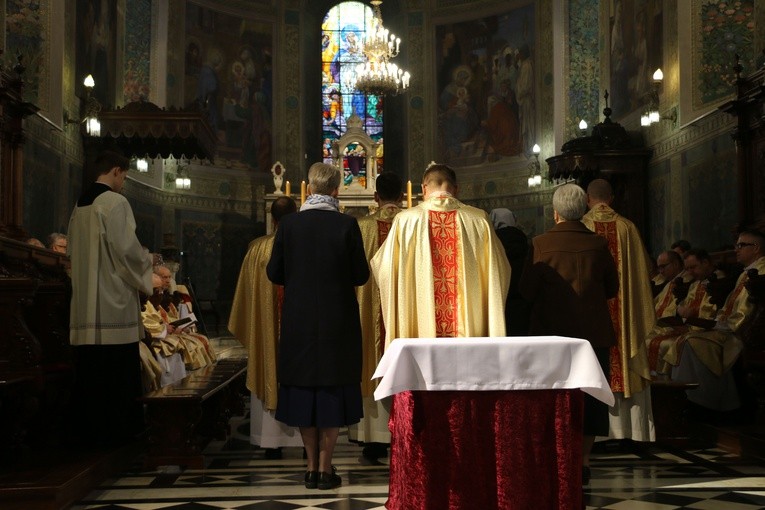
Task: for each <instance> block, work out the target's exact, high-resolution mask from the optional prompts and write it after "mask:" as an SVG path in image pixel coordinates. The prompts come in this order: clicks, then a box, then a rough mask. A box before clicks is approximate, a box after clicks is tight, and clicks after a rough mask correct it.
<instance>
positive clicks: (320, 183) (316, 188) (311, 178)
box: [308, 163, 340, 195]
mask: <svg viewBox="0 0 765 510" xmlns="http://www.w3.org/2000/svg"><path fill="white" fill-rule="evenodd" d="M308 184H309V185H310V186H311V193H314V194H316V195H330V194H332V192H333V191H335V190H336V189H337V188H339V187H340V170H338V169H337V167H334V166H332V165H328V164H327V163H314V164H313V165H311V168H309V169H308Z"/></svg>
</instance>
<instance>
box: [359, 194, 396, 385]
mask: <svg viewBox="0 0 765 510" xmlns="http://www.w3.org/2000/svg"><path fill="white" fill-rule="evenodd" d="M400 212H401V208H400V207H398V206H396V205H393V204H385V205H383V206H382V207H380V208H379V209H378V210H377V211H376V212H375V213H374V214H370V215H369V216H365V217H363V218H359V228H360V229H361V238H362V240H363V242H364V254H365V255H366V257H367V260H372V257H374V255H375V253H377V250H378V249H380V246H382V244H383V243H384V242H385V239H387V238H388V232H389V231H390V226H391V224H392V223H393V218H395V217H396V215H397V214H398V213H400ZM356 299H357V300H358V302H359V315H360V316H361V337H362V338H363V349H362V352H363V357H362V363H361V396H362V397H371V396H372V395H373V393H374V391H375V389H376V388H377V382H376V381H374V380H373V379H372V374H374V371H375V368H377V363H379V361H380V358H382V355H383V351H384V350H385V326H384V324H383V320H382V308H381V305H380V290H379V288H378V287H377V282H376V281H375V279H374V278H370V279H369V280H367V283H365V284H364V285H362V286H361V287H357V288H356Z"/></svg>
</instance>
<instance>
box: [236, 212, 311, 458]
mask: <svg viewBox="0 0 765 510" xmlns="http://www.w3.org/2000/svg"><path fill="white" fill-rule="evenodd" d="M295 211H297V206H296V204H295V201H294V200H293V199H292V198H290V197H280V198H277V199H276V200H275V201H274V202H273V204H271V219H272V221H273V227H274V228H273V231H274V232H276V229H277V228H278V224H279V220H280V219H281V218H282V217H283V216H285V215H287V214H291V213H294V212H295ZM274 237H275V234H270V235H266V236H262V237H259V238H257V239H255V240H254V241H252V242H251V243H250V246H249V249H248V250H247V255H245V257H244V261H243V262H242V269H241V271H240V272H239V281H238V283H237V286H236V292H235V294H234V301H233V303H232V307H231V315H230V317H229V321H228V329H229V331H231V333H232V334H233V335H234V337H236V339H237V340H239V342H240V343H241V344H242V345H243V346H244V347H245V348H247V389H248V390H250V392H251V393H252V397H251V406H250V442H251V443H252V444H255V445H258V446H260V447H262V448H279V447H282V446H302V444H303V442H302V440H301V438H300V434H299V433H298V431H297V429H295V428H293V427H288V426H286V425H284V424H283V423H280V422H278V421H276V420H275V419H274V411H275V410H276V401H277V383H276V353H277V347H278V338H279V319H280V311H281V310H280V308H281V295H282V292H283V291H282V287H281V286H278V285H274V284H273V283H271V282H270V281H269V280H268V277H267V276H266V264H268V260H269V259H270V258H271V250H272V248H273V246H274Z"/></svg>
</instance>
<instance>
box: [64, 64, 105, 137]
mask: <svg viewBox="0 0 765 510" xmlns="http://www.w3.org/2000/svg"><path fill="white" fill-rule="evenodd" d="M82 84H83V85H84V86H85V102H84V105H83V107H82V119H72V118H70V117H69V112H67V111H66V110H65V111H64V124H65V125H67V126H68V125H70V124H84V125H85V132H86V133H87V134H88V135H89V136H101V123H100V122H99V121H98V112H100V111H101V103H99V102H98V100H97V99H96V98H95V97H93V94H92V92H93V87H95V86H96V82H95V80H93V75H90V74H89V75H87V76H86V77H85V80H84V81H83V82H82Z"/></svg>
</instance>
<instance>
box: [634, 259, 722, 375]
mask: <svg viewBox="0 0 765 510" xmlns="http://www.w3.org/2000/svg"><path fill="white" fill-rule="evenodd" d="M715 275H716V276H717V277H718V278H722V277H723V276H724V273H723V272H722V271H719V270H717V271H715ZM667 286H669V285H667ZM710 297H711V296H710V295H709V293H708V292H707V286H706V280H705V281H703V282H701V281H698V280H695V281H694V282H693V283H691V286H690V287H689V289H688V295H687V296H685V299H683V301H682V302H680V303H677V305H676V306H675V307H674V310H675V312H677V307H678V306H684V307H686V308H687V310H688V313H687V317H697V318H699V319H707V320H714V319H715V316H716V315H717V306H716V305H714V304H712V303H711V302H710ZM657 300H658V296H657ZM659 313H660V308H657V310H656V315H657V318H661V317H667V315H666V314H665V315H659ZM700 329H701V328H699V327H698V326H693V325H687V324H683V325H679V326H664V327H661V326H659V325H658V324H657V325H656V327H654V328H653V331H651V334H650V335H648V338H646V345H647V346H648V363H649V364H650V366H651V370H653V371H656V372H657V373H660V374H668V373H669V364H668V363H667V362H666V361H665V360H664V356H665V355H666V354H667V352H668V350H669V348H670V347H671V346H672V344H674V343H675V342H676V341H677V339H678V338H680V336H682V335H683V334H685V333H687V332H688V331H689V330H700Z"/></svg>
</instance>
